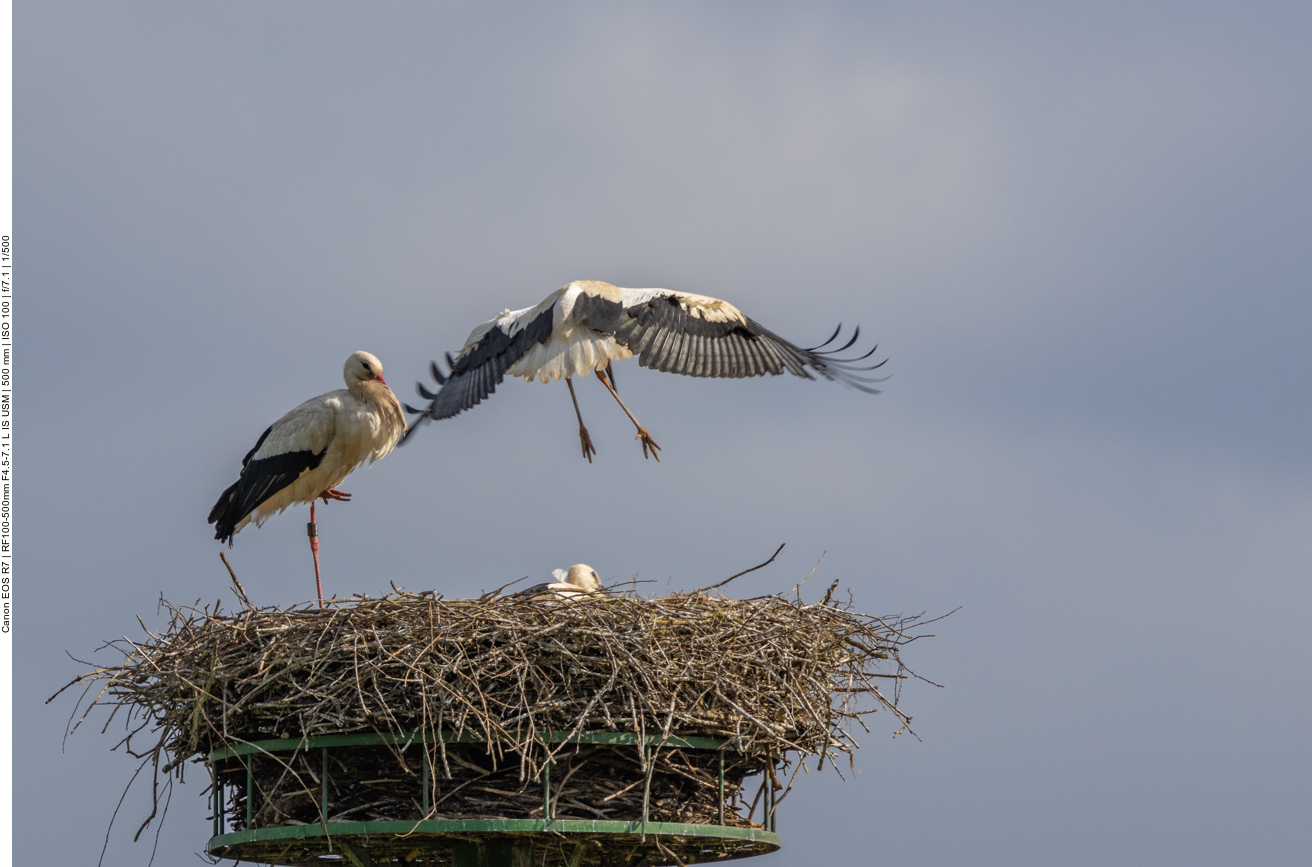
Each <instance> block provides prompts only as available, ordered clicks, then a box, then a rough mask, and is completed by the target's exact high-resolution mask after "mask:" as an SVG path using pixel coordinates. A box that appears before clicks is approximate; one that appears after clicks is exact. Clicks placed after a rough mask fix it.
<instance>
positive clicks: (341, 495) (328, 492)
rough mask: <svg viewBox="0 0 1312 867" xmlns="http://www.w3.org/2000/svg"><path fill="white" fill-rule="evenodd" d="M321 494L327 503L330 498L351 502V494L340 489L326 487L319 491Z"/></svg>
mask: <svg viewBox="0 0 1312 867" xmlns="http://www.w3.org/2000/svg"><path fill="white" fill-rule="evenodd" d="M319 496H320V497H322V498H323V501H324V502H325V503H326V502H328V501H329V500H341V501H342V502H343V503H349V502H351V495H350V494H348V493H346V491H339V490H337V489H336V488H325V489H324V490H323V491H320V492H319Z"/></svg>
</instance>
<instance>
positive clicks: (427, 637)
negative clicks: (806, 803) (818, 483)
mask: <svg viewBox="0 0 1312 867" xmlns="http://www.w3.org/2000/svg"><path fill="white" fill-rule="evenodd" d="M835 583H836V582H835ZM832 592H833V588H832V587H831V588H830V593H829V594H826V596H825V599H824V600H823V601H822V602H820V603H818V604H814V605H806V604H803V603H802V602H801V601H800V599H797V598H794V599H789V598H786V597H785V596H765V597H759V598H755V599H748V600H731V599H727V598H725V597H723V596H720V595H719V594H714V595H708V594H706V593H701V592H698V593H691V594H675V595H672V596H666V597H663V598H658V599H642V598H638V597H636V596H609V597H604V598H589V599H581V600H577V601H553V602H542V601H528V600H521V599H514V598H492V599H483V600H466V599H461V600H447V599H442V598H440V597H437V596H435V595H433V594H411V593H406V592H397V593H395V594H393V595H389V596H387V597H385V598H382V599H369V598H356V599H354V600H350V601H348V602H342V603H338V604H333V605H330V606H329V607H328V608H326V609H323V610H318V609H313V608H308V607H307V608H296V609H291V610H284V609H280V608H259V609H247V610H244V611H241V612H240V613H235V614H226V613H223V612H221V611H220V610H219V609H218V607H217V606H216V607H215V608H214V609H209V608H198V607H177V606H173V605H169V604H168V603H163V605H164V608H165V610H166V612H167V614H168V615H169V620H168V622H167V623H166V624H165V625H164V626H163V627H162V628H160V629H159V630H157V631H155V632H147V634H146V636H145V637H144V639H140V640H131V639H128V638H123V639H119V640H118V641H115V642H111V646H112V647H114V648H116V649H117V650H119V651H120V652H121V653H122V654H123V658H122V660H121V661H120V662H118V663H117V664H115V665H111V666H107V667H102V668H97V669H95V670H93V671H89V672H87V673H85V674H83V675H81V676H80V677H78V678H77V679H75V680H74V681H73V683H72V684H70V686H72V685H74V684H79V683H81V684H84V685H85V686H86V688H87V691H86V692H84V693H83V696H82V699H80V700H79V702H78V707H77V708H76V709H75V710H74V717H76V718H77V722H76V723H75V724H74V725H73V726H72V729H76V728H77V726H79V725H81V723H82V722H83V720H85V719H86V718H87V715H88V714H89V713H91V711H92V710H94V709H95V708H106V709H108V710H110V712H111V713H110V720H112V719H113V718H114V717H116V716H118V717H119V718H120V719H126V722H127V730H128V734H127V736H126V737H125V738H124V740H123V741H122V743H123V744H124V745H126V747H127V749H128V750H129V751H130V752H131V753H132V754H133V755H136V756H138V757H141V758H143V766H144V764H145V763H151V764H153V766H154V772H155V776H156V781H157V782H156V786H157V788H156V792H158V781H159V780H160V779H164V780H165V782H166V784H167V783H170V782H171V780H172V779H173V778H174V777H179V778H180V777H181V775H182V773H183V770H184V769H185V766H186V763H187V762H188V760H191V759H195V760H203V759H204V758H205V757H206V756H208V754H209V753H210V752H211V751H213V750H215V749H217V748H220V747H231V746H235V745H240V744H244V743H249V742H252V741H260V740H267V739H272V738H303V737H310V736H314V735H322V734H338V733H350V732H381V733H395V734H398V735H400V734H409V733H413V732H422V733H428V734H431V735H433V737H432V738H431V740H432V741H433V743H432V744H431V745H430V746H428V747H425V746H423V745H422V744H415V745H412V746H411V747H410V748H409V749H410V750H412V752H411V753H410V754H409V755H404V754H403V753H404V752H405V751H404V750H402V749H400V748H399V747H388V748H376V749H374V750H373V752H374V753H377V754H379V759H378V763H376V764H375V766H373V767H371V768H368V769H366V768H363V767H361V768H356V769H355V770H353V771H350V772H349V773H347V772H346V770H347V769H346V765H345V764H343V765H342V768H341V770H340V771H338V772H337V773H334V774H333V778H334V787H335V790H336V789H337V788H340V789H341V791H340V793H339V792H336V791H335V793H334V801H335V802H336V803H335V805H334V807H333V812H334V813H338V815H336V816H328V817H323V816H321V815H320V813H319V808H318V804H317V802H316V801H315V800H314V798H313V796H312V793H314V792H317V791H318V785H317V782H316V781H317V776H316V775H315V764H314V762H312V761H310V760H309V756H306V755H305V754H301V758H292V759H284V760H282V761H280V762H268V763H266V764H267V765H268V767H267V769H266V771H265V773H264V774H262V775H261V776H260V779H259V780H257V786H258V787H259V788H260V789H262V791H259V792H258V803H259V805H260V806H259V807H258V815H257V816H256V818H255V821H254V822H253V824H254V825H255V826H256V827H259V826H262V825H265V824H280V823H292V824H300V823H315V822H319V821H321V820H323V819H325V818H326V819H327V820H328V821H334V820H339V819H347V820H349V821H362V820H373V819H393V820H397V819H410V818H416V817H421V816H422V813H418V815H417V807H418V793H419V792H420V791H421V789H420V788H417V786H418V785H419V784H418V783H417V782H407V783H405V784H404V785H401V784H400V781H402V780H404V779H407V778H408V779H409V780H411V781H417V780H418V774H419V773H420V768H421V762H420V757H421V756H420V752H419V751H420V750H424V749H427V750H429V761H428V762H426V763H423V764H426V765H427V767H428V768H429V774H430V776H431V781H430V785H431V788H430V793H431V795H432V799H433V801H434V802H435V803H434V805H433V806H432V807H431V809H430V812H429V815H428V817H429V818H434V817H436V818H443V817H466V818H474V817H487V816H503V817H515V816H525V817H532V816H538V817H540V816H541V812H542V806H541V801H540V792H541V789H540V786H539V787H538V788H533V787H532V786H531V785H530V783H531V781H533V780H537V779H539V773H540V770H541V767H542V763H543V761H544V760H546V759H547V757H548V754H549V753H552V754H554V756H555V758H554V759H553V761H556V762H563V764H557V765H554V766H553V771H552V775H553V779H554V780H558V781H560V782H559V783H553V785H556V786H559V787H560V791H559V794H557V795H556V797H555V806H554V809H555V810H556V811H557V812H556V816H557V817H561V816H567V815H574V814H577V815H578V816H579V817H580V818H597V817H598V816H602V817H604V818H621V819H622V818H633V817H635V816H636V815H638V814H640V812H641V805H642V800H643V797H644V795H643V792H644V791H645V790H650V798H651V811H652V812H651V816H650V818H651V821H691V822H703V823H709V822H715V821H716V815H717V813H718V810H719V800H718V796H717V793H716V789H715V787H716V775H715V771H714V770H713V769H712V768H711V766H710V764H709V763H710V762H711V761H712V759H711V758H710V757H707V756H698V755H696V754H695V753H694V752H692V751H681V750H677V749H671V750H667V751H666V752H665V754H664V759H663V762H664V764H663V765H662V766H661V767H660V769H659V771H660V773H659V774H656V775H655V776H651V775H649V777H650V779H649V782H648V783H647V784H646V785H645V786H643V785H640V786H636V787H634V786H632V785H631V784H632V781H633V779H634V775H635V773H636V774H637V778H639V779H641V778H642V769H643V768H644V767H645V764H646V761H647V760H646V759H644V757H643V756H642V755H641V750H640V749H638V748H635V747H628V748H627V752H625V751H624V750H623V749H621V748H618V747H591V748H590V749H589V750H585V751H584V752H582V753H581V752H580V748H579V746H578V745H573V744H563V743H559V742H557V743H555V744H553V745H551V746H547V747H544V746H542V745H543V744H545V743H548V742H549V741H550V738H549V737H548V736H549V735H550V733H553V732H556V733H559V732H570V733H574V734H579V733H595V732H634V733H637V734H639V735H657V736H659V737H662V738H664V737H669V736H701V737H714V738H726V739H730V740H731V741H732V747H733V749H734V751H735V752H736V754H737V755H736V756H733V757H732V758H731V759H730V761H729V762H728V766H727V770H726V777H727V780H726V785H727V790H726V797H727V799H728V800H729V801H730V802H731V803H732V804H733V805H735V806H738V805H742V806H746V805H747V799H745V798H744V797H743V791H742V788H743V779H744V777H745V776H747V775H748V774H750V773H753V772H754V769H759V768H760V767H761V765H762V763H761V761H760V760H761V758H762V757H765V756H776V757H785V756H786V755H787V754H792V756H793V757H794V758H805V757H807V756H825V757H826V759H825V760H834V759H837V758H838V757H839V756H841V755H842V754H848V755H849V757H850V755H851V754H852V752H853V751H854V750H855V748H856V746H857V743H856V740H855V739H854V732H855V730H856V729H858V728H859V729H862V730H868V729H866V728H865V723H864V721H863V719H864V717H865V716H866V715H869V714H872V713H876V712H878V711H881V710H882V711H886V712H888V713H889V714H890V716H892V717H893V719H894V726H893V727H894V728H896V730H897V731H899V732H900V731H902V730H904V729H906V727H907V725H908V723H909V722H910V718H909V717H908V716H907V715H906V714H905V713H903V711H902V710H901V709H899V708H898V706H897V699H898V687H899V686H900V684H901V681H902V679H903V678H905V677H906V676H907V675H908V674H909V672H908V671H907V670H906V668H905V667H904V665H903V663H902V660H901V657H900V656H899V650H900V648H901V647H903V646H904V645H906V644H907V643H908V642H910V641H912V640H914V639H915V638H917V637H919V636H917V635H915V634H913V631H914V630H915V629H916V628H917V627H919V626H921V625H923V622H922V621H921V620H919V619H918V618H915V617H892V618H887V617H875V616H870V615H865V614H860V613H857V612H854V611H852V610H851V609H850V607H849V606H848V605H840V604H836V603H833V602H831V596H832ZM66 688H67V687H66ZM79 711H81V714H80V716H79V713H78V712H79ZM105 725H106V727H107V726H108V725H109V721H106V723H105ZM442 732H445V733H447V734H448V737H449V736H450V734H451V733H455V734H463V735H465V736H466V738H468V737H469V736H472V737H474V738H476V739H477V740H479V741H482V742H483V743H479V744H476V745H473V746H472V747H471V746H470V745H468V744H462V745H459V746H457V745H453V744H442V743H441V738H439V737H436V735H437V734H438V733H442ZM143 741H144V743H143ZM368 755H369V751H367V750H357V751H355V752H354V753H352V754H351V756H353V757H354V758H350V757H346V756H343V757H340V758H339V757H337V756H335V757H334V761H335V762H339V763H342V762H349V761H356V762H359V761H366V763H368V761H369V760H367V759H366V757H367V756H368ZM581 755H582V756H583V758H584V760H585V761H584V763H587V762H591V765H592V767H591V768H590V769H588V770H586V771H584V770H580V769H575V770H578V773H574V772H573V771H571V770H570V768H571V767H573V764H578V763H580V759H579V756H581ZM261 761H262V762H263V761H264V760H261ZM389 762H390V766H388V765H389ZM384 766H388V767H384ZM770 767H771V768H773V762H771V764H770ZM236 768H237V766H236V765H235V764H234V765H233V767H232V768H229V769H228V770H229V772H230V773H231V774H232V775H233V778H232V779H231V780H228V779H227V778H226V776H224V774H223V773H222V770H223V766H221V768H220V770H221V775H220V779H221V781H223V782H225V783H231V784H233V786H234V788H233V796H232V797H231V798H230V799H229V801H228V808H229V810H230V811H231V817H232V823H231V825H230V826H232V825H235V826H237V827H241V826H243V825H244V821H245V820H244V806H243V800H242V798H243V797H244V793H243V792H242V791H241V786H238V785H237V783H238V782H239V781H238V779H237V777H236V773H237V771H236ZM138 772H140V769H139V771H138ZM370 774H372V775H373V777H374V778H376V779H379V780H381V781H382V782H385V783H388V784H389V785H386V786H379V787H374V788H373V789H372V790H371V789H370V788H369V786H368V785H364V784H365V783H368V782H370V779H369V777H370ZM570 774H573V791H571V790H570V786H571V784H570V783H567V782H565V780H566V779H568V777H569V775H570ZM771 775H773V771H771ZM339 780H340V781H341V782H340V783H339V782H338V781H339ZM348 781H350V782H349V784H348ZM626 786H627V787H629V788H628V789H627V790H625V791H621V790H624V789H625V787H626ZM351 787H354V789H357V790H359V791H356V792H355V793H354V794H350V793H349V792H348V791H347V790H348V789H351ZM635 788H636V791H633V790H634V789H635ZM457 789H458V790H459V791H454V790H457ZM617 793H618V794H617ZM444 795H445V797H444ZM298 798H300V800H298ZM158 800H159V796H158V795H157V796H156V802H157V803H158ZM571 811H572V812H571ZM730 812H731V815H730V816H728V818H727V819H726V821H727V822H728V823H729V824H739V825H752V826H755V827H760V824H759V822H754V821H753V819H752V816H751V813H748V815H747V816H739V815H738V813H737V810H736V809H735V810H731V811H730ZM348 814H349V819H348V818H347V816H348ZM153 815H154V814H153V813H152V816H153ZM149 821H150V820H149V819H148V820H147V824H148V823H149ZM144 827H145V826H144V825H143V828H144ZM138 833H140V832H138Z"/></svg>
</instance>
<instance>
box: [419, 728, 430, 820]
mask: <svg viewBox="0 0 1312 867" xmlns="http://www.w3.org/2000/svg"><path fill="white" fill-rule="evenodd" d="M420 746H421V747H422V748H423V750H424V800H423V805H424V818H425V819H427V818H428V788H429V786H430V785H431V784H430V781H429V776H430V774H429V771H428V745H427V744H420Z"/></svg>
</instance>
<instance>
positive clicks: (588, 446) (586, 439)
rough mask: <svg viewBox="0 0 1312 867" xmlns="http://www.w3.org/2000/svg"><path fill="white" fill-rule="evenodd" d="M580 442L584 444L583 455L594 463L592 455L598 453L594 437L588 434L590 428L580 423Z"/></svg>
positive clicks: (589, 461)
mask: <svg viewBox="0 0 1312 867" xmlns="http://www.w3.org/2000/svg"><path fill="white" fill-rule="evenodd" d="M579 443H580V445H582V446H583V457H585V458H587V459H588V463H592V456H593V455H595V454H596V453H597V447H596V446H594V445H593V444H592V437H591V436H589V435H588V429H587V428H585V427H584V426H583V425H579Z"/></svg>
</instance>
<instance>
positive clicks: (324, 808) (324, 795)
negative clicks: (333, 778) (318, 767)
mask: <svg viewBox="0 0 1312 867" xmlns="http://www.w3.org/2000/svg"><path fill="white" fill-rule="evenodd" d="M319 782H320V783H321V784H322V786H323V791H322V792H321V793H320V795H319V814H320V815H321V816H323V823H324V825H325V826H326V825H327V824H328V748H327V747H324V748H323V773H321V774H320V775H319Z"/></svg>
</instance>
